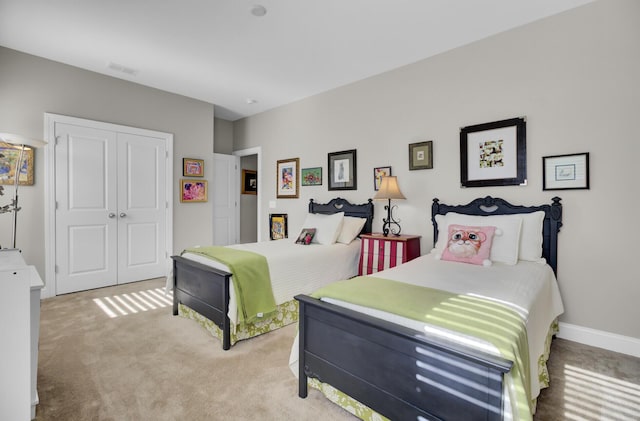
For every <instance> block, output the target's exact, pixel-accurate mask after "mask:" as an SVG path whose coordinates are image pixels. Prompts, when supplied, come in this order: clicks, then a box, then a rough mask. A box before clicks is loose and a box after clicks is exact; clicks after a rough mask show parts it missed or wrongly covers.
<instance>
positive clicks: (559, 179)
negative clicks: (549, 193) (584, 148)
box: [542, 152, 589, 190]
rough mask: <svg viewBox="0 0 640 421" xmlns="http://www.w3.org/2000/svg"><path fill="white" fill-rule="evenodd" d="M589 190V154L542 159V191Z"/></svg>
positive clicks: (554, 156)
mask: <svg viewBox="0 0 640 421" xmlns="http://www.w3.org/2000/svg"><path fill="white" fill-rule="evenodd" d="M578 189H586V190H588V189H589V152H583V153H575V154H566V155H553V156H543V157H542V190H578Z"/></svg>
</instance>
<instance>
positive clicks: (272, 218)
mask: <svg viewBox="0 0 640 421" xmlns="http://www.w3.org/2000/svg"><path fill="white" fill-rule="evenodd" d="M287 219H288V216H287V214H286V213H270V214H269V238H270V239H272V240H282V239H283V238H289V232H288V227H287Z"/></svg>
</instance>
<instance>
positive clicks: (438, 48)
mask: <svg viewBox="0 0 640 421" xmlns="http://www.w3.org/2000/svg"><path fill="white" fill-rule="evenodd" d="M590 1H592V0H313V1H312V0H262V1H260V0H255V1H248V0H82V1H80V0H0V45H2V46H4V47H8V48H11V49H15V50H19V51H23V52H26V53H29V54H33V55H36V56H41V57H45V58H48V59H51V60H55V61H58V62H62V63H66V64H69V65H72V66H77V67H80V68H83V69H87V70H91V71H94V72H98V73H102V74H105V75H109V76H113V77H116V78H120V79H125V80H130V81H132V82H136V83H140V84H142V85H146V86H151V87H155V88H158V89H162V90H165V91H169V92H173V93H177V94H181V95H185V96H188V97H192V98H196V99H199V100H202V101H206V102H209V103H212V104H215V105H216V108H215V113H216V116H217V117H221V118H225V119H227V120H236V119H238V118H241V117H245V116H249V115H252V114H256V113H259V112H262V111H265V110H268V109H271V108H274V107H277V106H280V105H283V104H287V103H290V102H293V101H296V100H299V99H302V98H305V97H308V96H311V95H314V94H317V93H320V92H324V91H327V90H330V89H333V88H336V87H338V86H342V85H346V84H348V83H351V82H354V81H357V80H360V79H364V78H366V77H369V76H373V75H376V74H379V73H382V72H385V71H388V70H391V69H394V68H398V67H400V66H403V65H406V64H410V63H414V62H416V61H419V60H422V59H424V58H427V57H430V56H433V55H435V54H438V53H442V52H444V51H447V50H450V49H453V48H456V47H459V46H462V45H465V44H468V43H470V42H473V41H476V40H478V39H482V38H486V37H488V36H491V35H493V34H496V33H499V32H502V31H506V30H508V29H511V28H514V27H517V26H520V25H524V24H527V23H529V22H532V21H535V20H538V19H541V18H544V17H546V16H550V15H553V14H556V13H559V12H562V11H564V10H568V9H571V8H574V7H577V6H580V5H583V4H585V3H589V2H590ZM256 4H260V5H263V6H264V7H265V8H266V9H267V14H266V15H265V16H263V17H256V16H253V15H252V14H251V9H252V7H253V6H254V5H256ZM110 63H112V64H115V65H116V67H117V66H118V65H119V66H121V67H124V68H125V70H126V69H129V70H131V71H133V72H134V73H135V74H128V73H125V72H122V71H121V70H114V69H112V68H110V67H109V65H110ZM249 99H253V100H255V101H256V102H255V103H252V104H250V103H248V102H249V101H248V100H249Z"/></svg>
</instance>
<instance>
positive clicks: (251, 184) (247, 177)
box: [242, 169, 258, 194]
mask: <svg viewBox="0 0 640 421" xmlns="http://www.w3.org/2000/svg"><path fill="white" fill-rule="evenodd" d="M242 194H258V175H257V173H256V172H255V171H253V170H245V169H243V170H242Z"/></svg>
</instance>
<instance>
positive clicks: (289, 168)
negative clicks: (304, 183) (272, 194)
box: [276, 158, 300, 199]
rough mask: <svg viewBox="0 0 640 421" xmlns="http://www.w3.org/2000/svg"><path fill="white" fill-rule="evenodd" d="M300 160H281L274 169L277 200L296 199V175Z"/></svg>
mask: <svg viewBox="0 0 640 421" xmlns="http://www.w3.org/2000/svg"><path fill="white" fill-rule="evenodd" d="M299 168H300V159H298V158H292V159H281V160H279V161H278V164H277V168H276V177H277V180H276V192H278V194H277V197H278V198H279V199H296V198H297V197H298V173H299Z"/></svg>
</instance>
